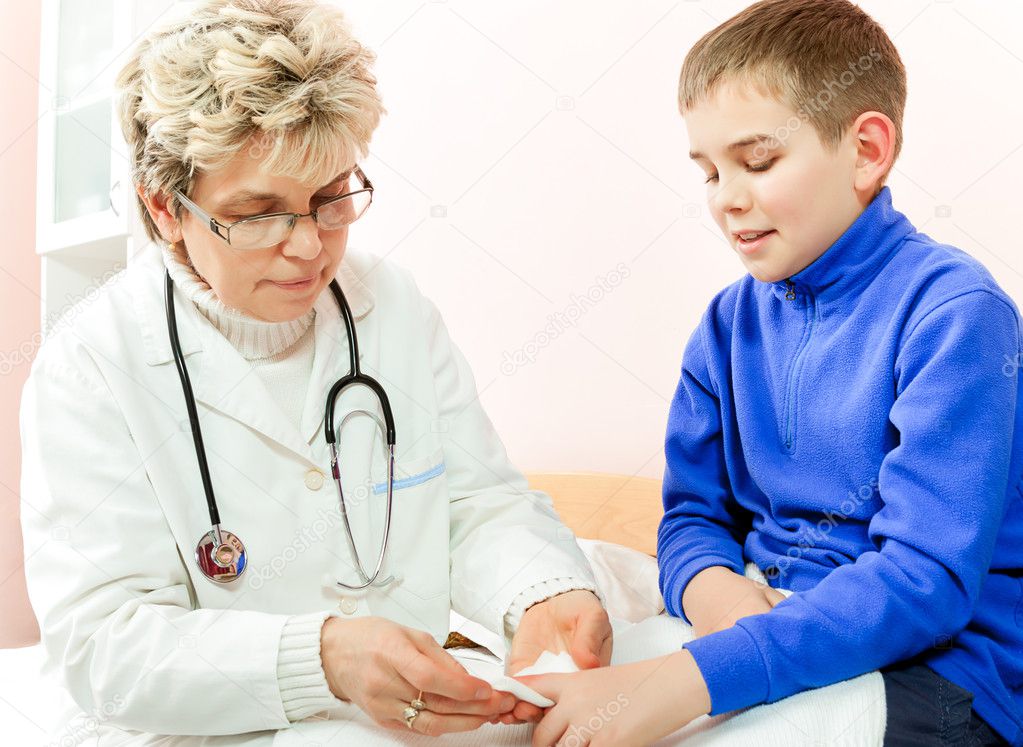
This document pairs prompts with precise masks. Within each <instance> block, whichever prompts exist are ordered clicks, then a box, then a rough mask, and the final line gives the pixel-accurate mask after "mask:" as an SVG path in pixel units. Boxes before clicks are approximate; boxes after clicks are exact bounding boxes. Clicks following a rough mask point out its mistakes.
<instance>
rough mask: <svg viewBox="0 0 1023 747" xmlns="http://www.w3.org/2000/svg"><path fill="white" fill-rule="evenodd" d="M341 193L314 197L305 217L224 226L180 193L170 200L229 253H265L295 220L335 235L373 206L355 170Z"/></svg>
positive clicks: (273, 216) (369, 188)
mask: <svg viewBox="0 0 1023 747" xmlns="http://www.w3.org/2000/svg"><path fill="white" fill-rule="evenodd" d="M353 182H356V183H357V184H358V187H357V188H356V189H354V190H351V191H345V190H348V189H350V188H351V186H352V183H353ZM341 190H342V192H343V194H339V195H336V196H333V195H332V196H329V197H326V198H316V197H314V198H313V199H314V201H315V200H317V199H319V200H320V203H319V205H317V206H316V207H315V209H313V210H312V211H310V212H308V213H266V214H263V215H252V216H249V217H247V218H242V219H241V220H238V221H235V222H233V223H230V224H228V225H224V224H223V223H221V222H220V221H218V220H217V219H216V218H213V217H212V216H210V214H209V213H207V212H206V211H204V210H203V209H202V208H201V207H199V206H198V205H196V204H195V203H194V202H192V201H191V200H190V199H188V198H187V197H185V195H184V194H182V193H181V192H180V191H175V192H174V196H175V197H176V198H177V199H178V200H180V201H181V204H182V205H184V206H185V208H187V209H188V211H189V212H190V213H192V214H193V215H194V216H195V217H196V218H198V219H199V220H201V221H202V222H203V223H205V224H206V225H207V226H209V229H210V230H211V231H213V233H215V234H216V235H217V236H219V237H220V238H222V239H223V240H224V241H226V242H227V243H228V245H229V246H230V247H231V248H232V249H238V250H240V251H246V250H252V249H265V248H267V247H268V246H274V245H275V244H279V243H281V242H282V241H284V240H285V239H286V238H288V237H289V236H290V235H291V232H292V230H293V229H294V228H295V224H296V223H298V219H299V218H306V217H311V218H312V219H313V220H314V221H315V222H316V225H317V226H319V227H320V228H321V229H323V230H325V231H336V230H338V229H339V228H344V227H345V226H348V225H351V224H352V223H354V222H355V221H357V220H358V219H359V218H360V217H362V214H363V213H365V212H366V208H368V207H369V205H370V203H371V202H373V185H372V184H371V183H370V181H369V179H367V178H366V175H365V174H364V173H363V171H362V169H360V168H359V167H358V166H356V167H355V168H354V169H353V170H352V172H351V173H350V174H349V175H348V176H347V177H346V178H344V179H342V181H341Z"/></svg>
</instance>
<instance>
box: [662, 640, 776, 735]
mask: <svg viewBox="0 0 1023 747" xmlns="http://www.w3.org/2000/svg"><path fill="white" fill-rule="evenodd" d="M682 648H684V649H686V650H687V651H689V653H690V654H692V655H693V658H694V659H695V660H696V666H697V667H699V669H700V674H701V675H703V680H704V682H706V684H707V690H708V691H709V692H710V704H711V705H710V715H711V716H717V715H718V714H719V713H726V712H728V711H734V710H736V709H738V708H746V707H747V706H752V705H757V704H759V703H766V702H768V697H769V695H770V681H769V679H768V675H767V666H766V664H765V663H764V658H763V656H761V654H760V649H759V648H758V646H757V644H756V641H755V640H754V639H753V636H752V635H750V633H749V631H747V630H746V629H745V628H743V627H742V621H741V620H739V621H738V622H736V624H735V625H733V626H732V627H730V628H726V629H725V630H719V631H718V632H716V633H710V634H709V635H705V636H703V637H701V638H696V639H694V640H692V641H689V643H686V644H683V646H682Z"/></svg>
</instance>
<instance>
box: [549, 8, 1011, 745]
mask: <svg viewBox="0 0 1023 747" xmlns="http://www.w3.org/2000/svg"><path fill="white" fill-rule="evenodd" d="M905 97H906V75H905V70H904V68H903V65H902V62H901V60H900V59H899V55H898V52H897V51H896V49H895V47H894V46H893V44H892V42H891V40H890V39H889V38H888V37H887V35H886V34H885V33H884V31H883V30H882V29H881V28H880V26H879V25H878V24H877V23H876V22H874V21H873V20H872V19H871V18H870V17H869V16H867V15H866V14H865V13H864V12H863V11H861V10H860V9H859V8H858V7H856V6H855V5H853V4H852V3H850V2H847V0H767V1H765V2H759V3H757V4H755V5H753V6H751V7H749V8H747V9H746V10H745V11H743V12H741V13H740V14H738V15H737V16H735V17H734V18H732V19H730V20H729V21H726V22H725V23H724V24H722V25H721V26H719V27H718V28H717V29H715V30H713V31H711V32H710V33H708V34H707V35H706V36H704V37H703V38H702V39H701V40H700V41H699V42H698V43H697V44H696V46H695V47H694V48H693V49H692V50H691V51H690V52H689V54H688V56H687V57H686V60H685V64H684V66H683V68H682V74H681V80H680V86H679V105H680V109H681V112H682V114H683V117H684V119H685V123H686V127H687V130H688V133H689V139H690V143H691V146H692V153H691V156H692V158H693V159H694V160H695V161H696V163H697V164H699V166H700V167H701V169H702V170H703V172H704V174H705V176H706V180H707V183H708V201H709V205H710V210H711V212H712V214H713V216H714V218H715V220H716V222H717V223H718V225H719V226H720V227H721V230H722V231H723V232H724V234H725V236H726V238H727V240H728V242H729V244H730V246H731V247H732V248H733V249H734V250H735V251H736V252H737V253H738V255H739V257H740V258H741V260H742V262H743V264H744V265H745V267H746V268H747V269H748V271H749V275H747V276H746V277H744V278H742V279H741V280H739V281H738V282H736V283H734V284H733V285H731V286H729V287H728V288H726V289H725V290H724V291H722V292H721V293H719V294H718V295H717V296H716V297H715V298H714V300H713V301H712V302H711V304H710V306H709V308H708V309H707V311H706V313H705V314H704V317H703V319H702V321H701V323H700V325H699V327H698V329H697V330H696V332H695V333H694V334H693V336H692V338H691V339H690V340H689V344H688V346H687V347H686V350H685V354H684V358H683V365H682V378H681V381H680V383H679V386H678V390H677V393H676V395H675V399H674V402H673V404H672V407H671V413H670V416H669V423H668V433H667V440H666V456H667V469H666V474H665V481H664V506H665V515H664V518H663V520H662V523H661V527H660V530H659V534H658V561H659V564H660V569H661V591H662V593H663V594H664V600H665V605H666V607H667V610H668V612H669V613H670V614H672V615H675V616H678V617H681V618H683V619H685V620H686V621H687V622H690V623H691V624H692V625H693V626H694V632H695V634H696V635H697V638H696V639H695V640H693V641H692V642H691V643H688V644H686V645H685V647H684V649H683V651H681V652H677V653H673V654H671V655H669V656H667V657H663V658H662V659H654V660H651V661H650V662H641V663H639V664H632V665H628V666H624V667H613V668H611V669H601V670H594V671H590V672H584V673H580V674H578V675H572V676H569V677H562V678H558V677H547V678H540V679H538V680H533V679H530V680H529V682H530V684H531V685H532V686H534V687H537V688H538V689H540V690H541V691H542V692H544V693H545V694H546V695H548V696H550V697H552V698H554V699H555V700H556V701H558V705H557V706H556V707H554V708H552V709H551V710H550V711H549V712H548V713H547V715H546V716H545V718H544V721H543V722H541V724H540V725H539V726H538V728H537V733H536V738H535V743H536V744H547V743H553V742H554V741H557V739H558V738H562V737H564V736H565V735H568V734H576V735H578V734H579V730H580V729H583V731H584V732H585V731H586V728H585V725H586V724H587V723H591V721H590V718H591V716H592V714H593V713H594V710H595V708H596V707H597V705H599V704H603V703H607V702H610V701H611V700H614V698H615V695H616V694H618V693H622V692H624V693H626V694H627V696H628V698H629V700H630V702H631V706H630V707H627V708H625V709H623V711H622V713H621V715H620V716H618V717H617V718H616V719H614V720H611V721H610V722H609V723H607V724H606V726H605V727H604V728H602V729H599V730H597V731H596V732H595V733H594V732H592V731H589V732H586V738H585V740H588V739H590V738H592V740H593V743H595V744H596V743H599V744H636V743H646V742H648V741H652V740H654V739H656V738H658V737H659V736H661V735H663V734H666V733H668V732H671V731H673V730H675V729H677V728H679V727H681V726H682V725H684V724H685V723H687V722H688V721H690V720H692V719H693V718H695V717H696V716H698V715H701V714H704V713H708V712H709V713H711V714H718V713H723V712H726V711H731V710H734V709H738V708H743V707H747V706H752V705H755V704H758V703H768V702H773V701H776V700H779V699H781V698H784V697H786V696H789V695H792V694H795V693H798V692H801V691H804V690H808V689H811V688H817V687H822V686H825V685H829V684H832V683H836V682H839V681H842V680H846V679H850V678H852V677H855V676H858V675H860V674H863V673H866V672H871V671H874V670H880V671H881V674H882V676H883V677H884V682H885V693H886V701H887V713H888V716H887V727H886V728H887V730H886V736H885V743H886V744H907V743H909V742H910V741H911V743H912V744H970V745H972V744H1009V743H1011V744H1014V745H1023V579H1021V569H1023V495H1021V493H1020V490H1019V488H1020V480H1021V473H1023V402H1021V401H1020V397H1019V394H1020V381H1021V379H1020V376H1019V372H1018V369H1019V366H1018V365H1007V363H1006V361H1010V362H1013V363H1014V362H1016V361H1019V360H1020V319H1019V314H1018V312H1017V310H1016V307H1015V306H1014V304H1013V302H1012V301H1011V300H1010V299H1009V298H1008V297H1007V296H1006V294H1005V293H1004V292H1003V291H1002V290H1001V289H1000V288H999V287H998V285H997V284H996V283H995V281H994V280H993V279H992V278H991V276H990V275H989V274H988V272H987V271H986V270H985V269H984V268H983V267H982V266H981V265H980V264H979V263H978V262H977V261H976V260H974V259H972V258H971V257H969V256H967V255H966V254H964V253H963V252H961V251H959V250H958V249H955V248H953V247H950V246H946V245H942V244H939V243H938V242H936V241H934V240H933V239H931V238H930V237H928V236H926V235H924V234H921V233H918V232H917V231H916V230H915V229H914V228H913V226H912V225H911V224H910V222H909V220H908V219H907V218H906V217H905V216H904V215H902V214H901V213H899V212H897V211H896V210H895V209H894V208H893V207H892V204H891V193H890V191H889V189H888V188H887V187H884V186H883V185H884V181H885V178H886V176H887V174H888V172H889V171H890V169H891V167H892V164H893V162H894V160H895V158H896V157H897V156H898V153H899V149H900V146H901V137H902V136H901V125H902V114H903V108H904V104H905ZM747 561H751V562H753V563H755V564H756V565H757V566H758V567H759V568H760V569H762V570H763V571H764V575H765V576H766V578H767V579H768V583H769V587H765V586H764V585H762V584H757V583H756V582H754V581H752V580H750V579H747V578H745V577H744V575H743V571H744V565H745V562H747ZM778 588H784V589H791V590H793V591H794V593H793V594H792V596H790V597H788V598H783V595H782V594H781V593H780V592H778V591H777V589H778ZM585 740H584V741H585ZM577 742H578V740H577ZM578 743H582V742H578Z"/></svg>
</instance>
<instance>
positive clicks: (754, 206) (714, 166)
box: [684, 82, 864, 282]
mask: <svg viewBox="0 0 1023 747" xmlns="http://www.w3.org/2000/svg"><path fill="white" fill-rule="evenodd" d="M684 119H685V123H686V129H687V130H688V132H689V142H690V145H691V148H692V151H691V153H690V155H691V157H693V159H694V160H695V161H696V162H697V164H699V166H700V167H701V168H702V169H703V171H704V173H705V174H706V176H707V177H708V182H707V202H708V205H709V206H710V211H711V214H712V215H713V216H714V220H715V222H716V223H717V224H718V226H720V227H721V230H722V231H723V232H724V234H725V239H726V240H727V241H728V243H729V245H730V246H731V247H732V249H733V250H734V251H735V252H736V253H737V254H738V255H739V258H740V259H741V260H742V263H743V265H745V266H746V269H747V270H748V271H749V273H750V274H751V275H752V276H753V277H754V278H756V279H757V280H761V281H764V282H776V281H779V280H784V279H785V278H788V277H791V276H792V275H795V274H796V273H797V272H799V271H800V270H802V269H803V268H805V267H806V266H807V265H809V264H811V263H812V262H813V261H814V260H816V259H817V258H818V257H820V256H821V255H822V254H823V253H824V252H825V251H826V250H827V249H828V247H830V246H831V244H833V243H834V242H835V240H836V239H838V237H839V236H841V235H842V234H843V233H844V232H845V230H846V229H847V228H848V227H849V226H850V225H852V223H853V221H855V220H856V218H857V216H858V215H859V214H860V213H861V212H862V211H863V207H864V205H863V204H861V202H860V199H859V198H858V197H857V193H856V191H855V189H854V186H853V179H854V168H855V162H856V158H857V150H856V142H855V138H854V137H852V136H851V135H848V134H847V136H846V137H845V138H844V139H843V140H842V142H841V143H840V144H839V146H838V147H837V148H835V149H834V150H830V149H827V148H825V146H824V145H823V144H822V143H821V141H820V139H819V138H818V136H817V131H816V130H815V129H814V127H813V125H811V124H810V123H809V122H805V121H802V120H800V118H799V117H798V115H797V113H796V112H795V111H793V110H792V109H790V108H789V107H788V106H786V105H785V104H783V103H781V102H780V101H778V100H777V99H775V98H773V97H767V96H764V95H762V94H760V93H758V92H757V91H756V90H754V89H752V88H750V87H748V86H741V85H739V84H736V83H732V82H726V83H723V84H721V85H719V86H718V87H717V89H716V91H715V92H714V94H713V95H712V96H711V97H709V98H708V99H707V100H706V101H704V102H703V103H701V104H699V105H698V106H696V107H694V108H693V109H691V110H690V111H688V112H687V113H686V114H685V117H684ZM761 136H762V137H763V139H760V140H757V139H755V138H759V137H761ZM762 231H769V233H767V234H766V235H764V236H763V237H762V238H759V239H754V240H744V239H742V238H741V237H740V236H739V235H738V234H740V233H742V234H745V233H747V232H751V233H754V232H762Z"/></svg>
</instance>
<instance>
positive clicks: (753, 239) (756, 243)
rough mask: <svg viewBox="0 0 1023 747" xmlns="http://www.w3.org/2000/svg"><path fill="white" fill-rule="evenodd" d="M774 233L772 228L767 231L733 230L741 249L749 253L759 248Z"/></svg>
mask: <svg viewBox="0 0 1023 747" xmlns="http://www.w3.org/2000/svg"><path fill="white" fill-rule="evenodd" d="M773 233H774V229H773V228H772V229H768V230H766V231H733V232H732V235H733V236H734V237H735V243H736V244H737V245H738V247H739V249H740V250H741V251H742V252H744V253H746V254H749V253H751V252H755V251H756V250H757V249H759V248H760V247H761V246H762V245H763V243H764V242H765V241H766V240H767V238H768V237H769V236H771V235H772V234H773Z"/></svg>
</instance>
